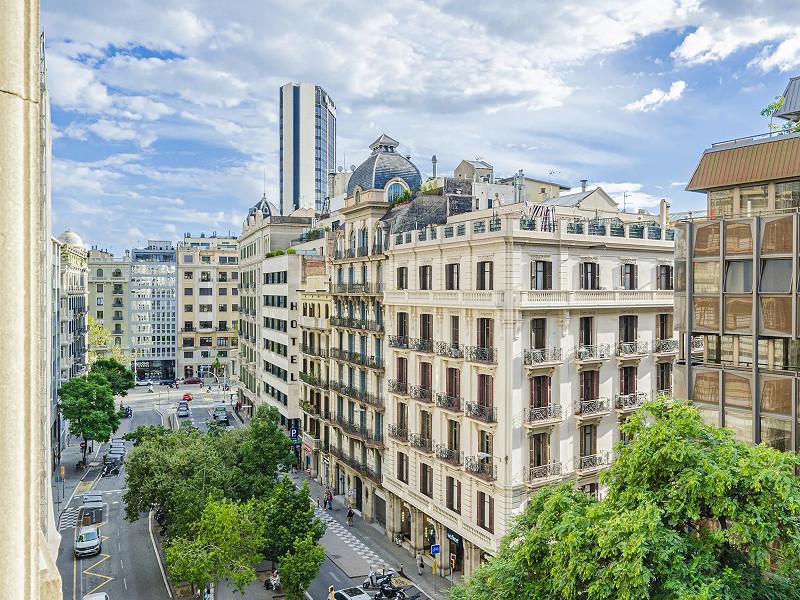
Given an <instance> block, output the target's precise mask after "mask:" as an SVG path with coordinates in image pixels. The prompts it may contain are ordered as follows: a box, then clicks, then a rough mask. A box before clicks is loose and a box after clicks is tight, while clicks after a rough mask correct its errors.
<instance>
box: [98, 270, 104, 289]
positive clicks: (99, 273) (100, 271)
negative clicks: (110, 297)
mask: <svg viewBox="0 0 800 600" xmlns="http://www.w3.org/2000/svg"><path fill="white" fill-rule="evenodd" d="M97 276H98V277H102V276H103V269H97ZM98 291H101V290H98Z"/></svg>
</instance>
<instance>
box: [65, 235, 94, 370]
mask: <svg viewBox="0 0 800 600" xmlns="http://www.w3.org/2000/svg"><path fill="white" fill-rule="evenodd" d="M58 241H59V242H61V244H62V246H61V262H60V268H61V288H60V296H61V309H60V315H59V316H60V320H61V340H60V342H61V352H60V354H61V357H60V368H61V383H64V382H65V381H67V380H69V379H71V378H73V377H76V376H78V375H80V374H82V373H83V372H84V371H85V370H86V368H87V360H86V328H87V322H86V313H87V311H88V306H87V304H88V300H89V294H88V288H87V283H88V281H87V280H88V265H87V259H88V256H89V253H88V251H87V250H86V249H85V248H84V247H83V240H81V238H80V236H79V235H78V234H77V233H75V232H74V231H65V232H64V233H62V234H61V235H60V236H58Z"/></svg>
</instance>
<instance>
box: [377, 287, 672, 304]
mask: <svg viewBox="0 0 800 600" xmlns="http://www.w3.org/2000/svg"><path fill="white" fill-rule="evenodd" d="M383 297H384V301H385V302H386V303H387V304H394V305H395V306H417V307H431V308H440V307H443V306H445V307H452V308H458V307H464V306H469V307H471V308H487V309H495V308H503V307H504V306H505V304H506V302H505V301H506V297H508V298H509V299H511V298H512V297H513V296H512V295H511V294H508V295H506V293H505V292H499V291H494V290H463V291H462V290H408V289H403V290H386V291H385V292H384V294H383ZM670 298H671V297H670ZM671 302H672V300H671V299H670V303H671Z"/></svg>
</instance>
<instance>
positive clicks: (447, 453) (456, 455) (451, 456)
mask: <svg viewBox="0 0 800 600" xmlns="http://www.w3.org/2000/svg"><path fill="white" fill-rule="evenodd" d="M436 458H438V459H440V460H443V461H445V462H447V463H450V464H451V465H456V466H458V465H461V464H464V452H463V451H460V450H453V449H452V448H448V447H447V446H443V445H442V444H438V445H437V446H436Z"/></svg>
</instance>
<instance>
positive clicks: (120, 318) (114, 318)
mask: <svg viewBox="0 0 800 600" xmlns="http://www.w3.org/2000/svg"><path fill="white" fill-rule="evenodd" d="M112 320H114V321H122V317H112Z"/></svg>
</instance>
